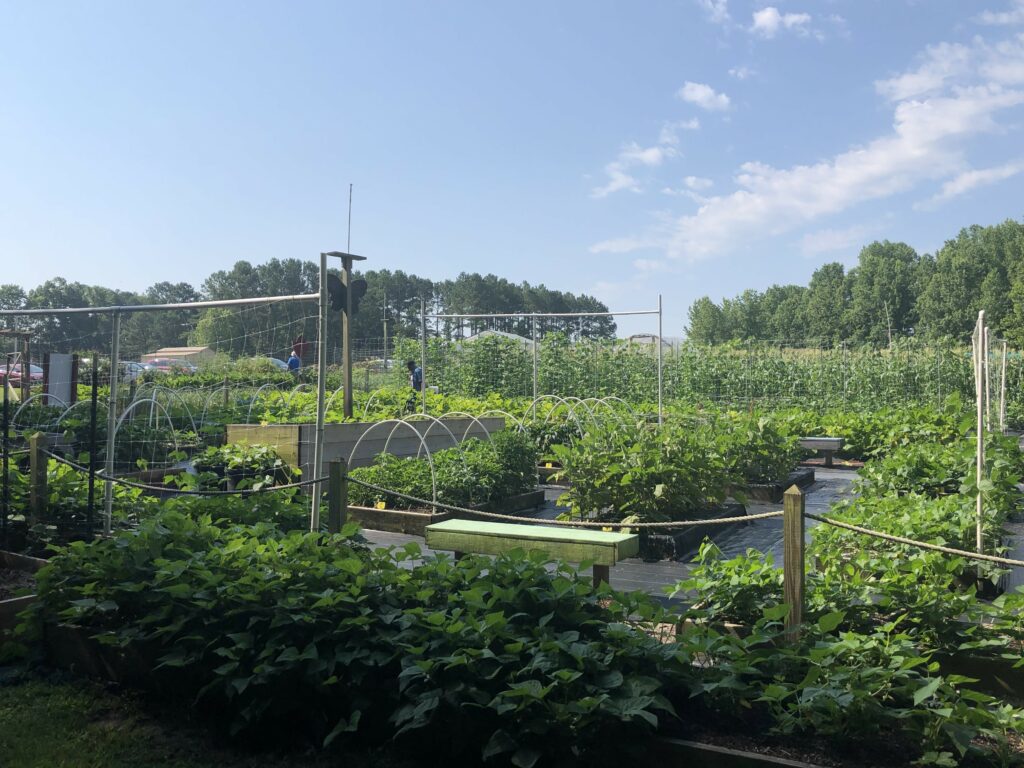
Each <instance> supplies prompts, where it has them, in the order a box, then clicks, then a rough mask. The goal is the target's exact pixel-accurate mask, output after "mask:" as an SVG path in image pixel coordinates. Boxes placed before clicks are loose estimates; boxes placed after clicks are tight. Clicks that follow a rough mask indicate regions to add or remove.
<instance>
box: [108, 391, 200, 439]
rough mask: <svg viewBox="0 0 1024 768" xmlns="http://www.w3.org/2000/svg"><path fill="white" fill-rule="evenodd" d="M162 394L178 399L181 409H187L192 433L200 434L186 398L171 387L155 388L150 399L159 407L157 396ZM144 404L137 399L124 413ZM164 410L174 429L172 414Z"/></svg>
mask: <svg viewBox="0 0 1024 768" xmlns="http://www.w3.org/2000/svg"><path fill="white" fill-rule="evenodd" d="M160 392H167V393H168V394H170V395H171V396H172V397H175V398H177V400H178V402H179V403H181V407H182V408H184V409H185V413H186V414H187V415H188V420H189V423H190V424H191V425H192V431H193V432H195V433H197V434H198V432H199V430H197V429H196V420H195V419H194V418H193V416H192V409H191V408H189V407H188V403H187V402H186V401H185V398H183V397H182V396H181V395H180V394H179V393H178V391H177V390H174V389H171V388H170V387H161V386H156V387H154V388H153V395H152V397H151V398H149V399H150V400H152V402H154V403H156V404H157V405H159V404H160V401H159V400H157V395H158V394H159V393H160ZM142 402H146V401H145V400H139V399H138V398H137V397H136V399H135V400H133V401H132V402H131V403H129V405H128V407H127V408H125V410H124V413H128V411H129V410H131V409H133V408H134V407H135V404H136V403H142ZM162 410H163V412H164V416H165V417H166V418H167V421H169V422H170V423H171V428H172V429H173V428H174V419H172V418H171V415H170V412H169V411H168V410H167V409H166V408H162ZM123 416H124V414H122V417H123ZM120 423H121V422H120V420H119V421H118V424H120ZM175 445H177V443H175Z"/></svg>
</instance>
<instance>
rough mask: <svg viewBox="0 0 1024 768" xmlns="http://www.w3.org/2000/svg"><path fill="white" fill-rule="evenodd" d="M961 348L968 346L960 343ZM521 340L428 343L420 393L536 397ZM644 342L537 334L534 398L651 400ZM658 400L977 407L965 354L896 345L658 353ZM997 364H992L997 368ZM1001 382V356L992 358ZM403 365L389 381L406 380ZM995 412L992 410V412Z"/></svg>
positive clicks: (1023, 370)
mask: <svg viewBox="0 0 1024 768" xmlns="http://www.w3.org/2000/svg"><path fill="white" fill-rule="evenodd" d="M965 341H966V340H965ZM530 342H531V340H530V339H525V338H510V337H509V336H506V335H502V334H496V333H495V334H490V335H478V336H477V337H475V338H473V339H471V340H462V341H453V340H446V339H442V338H438V337H430V338H429V340H428V344H427V351H426V356H427V365H426V373H427V384H428V385H433V386H437V387H439V388H440V390H441V391H442V392H445V393H449V394H460V395H471V396H486V395H487V394H490V393H497V394H500V395H502V396H504V397H531V396H532V395H533V367H534V355H533V352H532V344H531V343H530ZM652 342H653V339H652V338H650V337H641V339H640V340H637V339H633V340H629V339H601V340H589V339H585V340H580V339H578V338H570V337H569V336H567V335H566V334H565V333H562V332H551V333H546V334H544V335H542V336H541V337H540V338H539V340H538V347H537V356H536V357H537V394H550V395H558V396H561V397H568V396H575V397H584V398H585V397H605V396H617V397H621V398H623V399H625V400H627V401H629V402H631V403H638V404H642V403H652V404H653V403H654V402H655V401H656V400H657V383H658V377H657V361H656V359H655V356H654V355H653V354H652V352H653V349H652V348H653V343H652ZM420 353H421V351H420V341H419V340H418V339H399V340H398V341H397V342H396V344H395V350H394V353H393V354H394V355H395V357H396V358H397V359H399V360H404V359H412V360H415V361H416V362H417V363H418V362H419V360H420ZM663 358H664V360H663V377H664V398H665V399H666V400H668V401H673V400H681V401H686V402H697V403H700V402H707V403H715V404H719V405H722V406H726V407H747V406H749V405H758V404H760V405H764V406H768V407H779V406H786V405H802V406H810V407H820V408H829V407H836V408H850V409H857V410H864V409H868V410H872V409H877V408H881V407H887V406H897V405H906V404H908V403H917V404H928V403H930V404H941V403H942V402H943V401H944V400H945V399H946V398H948V397H949V396H950V395H959V396H960V397H961V398H962V399H963V401H964V402H971V401H972V400H973V398H974V378H973V368H972V363H971V348H970V345H969V343H964V344H953V343H949V344H926V343H923V342H920V341H918V340H915V339H904V340H900V341H898V342H896V343H894V344H893V346H892V347H891V348H882V349H878V348H872V347H858V346H854V345H849V344H832V343H819V342H814V341H786V342H770V341H768V342H766V341H761V342H749V343H732V344H723V345H714V346H711V345H703V344H695V343H689V342H675V343H671V344H669V343H666V344H665V345H664V346H663ZM997 358H998V359H997ZM992 365H993V366H997V367H998V368H999V371H1000V373H999V375H998V376H996V375H995V374H993V377H992V380H993V382H995V381H996V380H997V378H998V379H999V380H1000V381H1001V380H1002V378H1003V376H1004V374H1003V373H1002V366H1003V362H1002V347H1001V346H1000V347H999V349H995V348H993V350H992ZM407 379H408V375H407V373H406V372H405V370H404V367H403V368H402V369H401V370H399V371H397V372H396V373H395V375H394V377H393V378H392V382H393V383H395V384H402V383H404V382H406V381H407ZM1005 382H1006V391H1007V399H1006V406H1005V411H1006V419H1007V421H1008V423H1010V424H1014V423H1019V422H1020V420H1021V419H1022V417H1024V356H1022V355H1021V353H1020V352H1018V351H1016V350H1013V349H1008V350H1007V353H1006V360H1005ZM994 407H995V406H994Z"/></svg>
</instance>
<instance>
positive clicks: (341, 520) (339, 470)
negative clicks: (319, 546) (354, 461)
mask: <svg viewBox="0 0 1024 768" xmlns="http://www.w3.org/2000/svg"><path fill="white" fill-rule="evenodd" d="M347 519H348V467H347V466H346V465H345V460H344V459H333V460H332V461H331V462H330V463H329V464H328V465H327V531H328V533H339V532H340V531H341V527H342V526H343V525H344V524H345V521H346V520H347Z"/></svg>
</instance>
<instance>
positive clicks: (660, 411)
mask: <svg viewBox="0 0 1024 768" xmlns="http://www.w3.org/2000/svg"><path fill="white" fill-rule="evenodd" d="M661 322H662V310H661V294H660V293H659V294H658V426H659V427H660V426H661V425H662V424H663V423H664V421H665V413H664V410H663V407H662V402H661V393H662V382H663V377H662V368H663V364H662V357H663V355H662V351H661V343H662V342H661Z"/></svg>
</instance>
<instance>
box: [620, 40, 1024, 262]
mask: <svg viewBox="0 0 1024 768" xmlns="http://www.w3.org/2000/svg"><path fill="white" fill-rule="evenodd" d="M969 48H970V49H969V50H968V51H967V52H966V53H964V52H962V51H960V50H959V49H956V48H954V47H951V46H933V47H931V48H929V49H928V50H926V51H924V52H923V54H922V56H921V59H922V61H920V62H918V63H917V64H915V66H914V67H912V68H911V69H909V70H908V71H907V72H906V73H903V74H899V75H897V76H895V77H893V78H891V79H890V80H887V81H884V82H883V83H881V84H877V85H876V87H877V88H878V90H879V93H881V94H883V95H885V96H886V97H887V98H889V99H891V100H892V110H893V119H892V130H891V131H888V132H886V133H884V134H882V135H880V136H878V137H876V138H875V139H873V140H872V141H869V142H867V143H865V144H863V145H860V146H855V147H851V148H849V149H846V150H844V151H841V152H838V153H836V154H835V155H834V156H832V157H830V158H827V159H824V160H821V161H819V162H815V163H810V164H797V165H792V166H789V167H783V168H777V167H773V166H772V165H769V164H767V163H763V162H758V161H750V162H746V163H743V164H742V165H740V167H739V169H738V170H737V173H736V176H735V179H734V181H735V189H734V191H732V192H730V193H727V194H720V195H715V196H712V197H708V198H703V199H702V200H701V204H700V207H699V208H698V209H697V210H696V211H695V212H693V213H690V214H686V215H682V216H678V217H676V218H675V220H674V221H672V222H671V224H669V225H667V226H666V225H661V226H659V227H657V228H655V230H653V231H652V232H651V233H649V234H648V237H647V238H646V239H644V242H645V245H644V247H650V242H651V241H652V240H653V241H655V242H658V243H659V244H660V247H661V248H662V249H663V251H664V253H665V255H666V256H668V257H670V258H685V259H689V260H693V259H697V258H702V257H706V256H710V255H713V254H716V253H722V252H724V251H728V250H730V249H731V248H734V247H736V246H738V245H742V244H747V243H753V242H755V241H757V240H761V239H763V238H765V237H766V236H772V235H778V234H781V233H784V232H788V231H792V230H793V229H795V228H798V227H804V226H806V225H808V224H809V223H810V222H813V221H815V220H817V219H820V218H822V217H825V216H831V215H835V214H838V213H840V212H842V211H845V210H848V209H850V208H852V207H854V206H857V205H859V204H861V203H864V202H866V201H869V200H877V199H882V198H885V197H889V196H891V195H894V194H897V193H901V192H906V191H908V190H912V189H914V188H915V187H917V186H918V185H920V184H922V183H924V182H928V181H940V182H941V181H946V182H948V189H946V188H943V191H941V192H940V193H939V195H938V196H937V197H940V198H946V197H952V196H955V195H956V194H960V193H962V192H963V191H966V190H967V189H971V188H973V187H976V186H978V185H980V184H983V183H992V182H994V181H997V180H999V178H1000V176H1001V177H1002V178H1008V176H1007V174H1009V175H1013V174H1011V170H1012V168H1008V167H1006V166H1002V167H1000V168H999V169H989V170H988V171H981V172H971V171H969V170H968V164H967V161H966V157H965V150H966V149H967V148H968V146H970V142H971V141H972V140H973V139H975V138H976V137H977V136H978V135H979V134H982V133H992V132H997V131H1003V130H1006V127H1005V126H1003V125H1001V124H1000V122H999V119H1000V118H1001V116H1002V114H1003V113H1004V112H1006V111H1007V110H1010V109H1012V108H1014V107H1019V106H1020V105H1022V104H1024V88H1017V87H1014V86H1016V85H1021V84H1024V36H1016V37H1014V38H1012V39H1010V40H1007V41H1004V42H1003V43H1000V44H996V45H992V44H989V43H987V42H985V41H983V40H975V41H974V42H972V43H971V45H970V47H969ZM942 51H947V52H955V53H956V58H957V61H958V62H959V63H958V64H957V65H956V66H955V67H953V68H952V69H951V70H950V71H948V72H947V71H946V70H942V69H941V68H940V69H934V68H931V69H930V67H933V64H934V60H935V58H936V57H937V56H939V55H941V54H940V52H942ZM1020 114H1021V113H1020V110H1018V111H1017V112H1016V115H1017V116H1019V115H1020ZM1008 122H1009V121H1008ZM1018 172H1020V171H1018ZM961 177H962V178H961ZM690 191H691V192H692V190H690ZM683 193H684V192H680V194H683ZM693 195H694V196H695V195H696V193H693ZM831 237H832V238H833V242H835V241H836V240H837V239H838V235H836V234H835V233H832V235H831ZM633 239H635V240H639V239H641V238H633ZM612 242H615V243H616V245H617V248H618V249H619V250H617V251H616V252H623V250H622V249H623V248H625V247H626V245H627V244H628V243H627V241H626V240H620V241H612ZM827 242H828V241H827V238H826V236H825V235H821V236H820V237H819V238H818V239H817V240H815V239H814V238H812V239H810V240H809V241H808V247H810V248H814V247H823V244H827Z"/></svg>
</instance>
